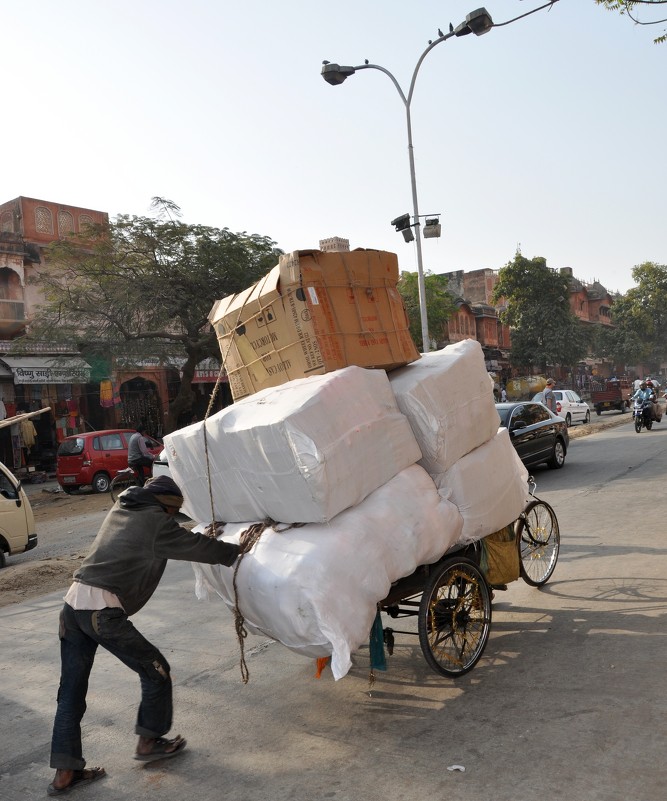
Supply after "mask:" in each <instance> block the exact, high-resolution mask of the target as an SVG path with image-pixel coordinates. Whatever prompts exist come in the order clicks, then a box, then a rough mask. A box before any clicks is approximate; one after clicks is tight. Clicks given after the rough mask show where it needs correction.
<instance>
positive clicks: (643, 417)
mask: <svg viewBox="0 0 667 801" xmlns="http://www.w3.org/2000/svg"><path fill="white" fill-rule="evenodd" d="M632 419H633V420H634V423H635V431H636V432H637V433H638V434H639V433H640V432H641V430H642V426H644V427H645V428H646V430H647V431H650V430H651V429H652V428H653V401H651V400H641V399H640V398H637V399H636V400H635V402H634V406H633V407H632Z"/></svg>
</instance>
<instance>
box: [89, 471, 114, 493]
mask: <svg viewBox="0 0 667 801" xmlns="http://www.w3.org/2000/svg"><path fill="white" fill-rule="evenodd" d="M110 486H111V479H110V478H109V476H108V475H107V474H106V473H95V477H94V478H93V492H109V487H110Z"/></svg>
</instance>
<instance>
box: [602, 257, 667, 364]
mask: <svg viewBox="0 0 667 801" xmlns="http://www.w3.org/2000/svg"><path fill="white" fill-rule="evenodd" d="M632 277H633V279H634V280H635V282H636V286H634V287H632V289H630V290H628V292H626V293H625V295H624V296H622V297H621V298H619V299H618V300H617V301H616V302H615V303H614V305H613V306H612V321H613V322H614V325H615V326H616V327H617V329H618V331H619V336H622V337H624V338H625V339H626V340H627V341H628V342H634V343H635V351H634V353H633V358H629V359H628V361H629V362H632V361H635V362H636V361H643V362H648V363H650V364H651V368H652V369H653V370H657V369H658V368H659V366H660V364H661V362H663V361H664V359H665V353H666V352H667V266H665V265H663V264H656V263H655V262H650V261H647V262H644V263H643V264H639V265H637V266H636V267H634V268H633V270H632Z"/></svg>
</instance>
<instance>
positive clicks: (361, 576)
mask: <svg viewBox="0 0 667 801" xmlns="http://www.w3.org/2000/svg"><path fill="white" fill-rule="evenodd" d="M462 525H463V521H462V519H461V515H460V514H459V513H458V511H457V509H456V507H455V506H454V505H453V504H451V503H450V502H449V501H447V500H445V499H443V498H442V497H441V495H440V494H439V493H438V491H437V489H436V487H435V485H434V483H433V481H432V479H431V478H430V477H429V475H428V474H427V473H426V472H425V471H424V470H423V469H422V468H421V467H419V466H418V465H413V466H412V467H409V468H407V469H406V470H403V471H401V472H400V473H399V474H398V475H397V476H395V477H394V478H392V479H391V480H390V481H388V482H387V483H386V484H384V485H383V486H381V487H380V488H379V489H377V490H375V492H373V493H372V494H371V495H369V496H368V497H367V498H366V499H365V500H364V501H363V502H362V503H360V504H359V505H358V506H356V507H354V508H352V509H348V510H346V511H344V512H342V513H341V514H339V515H337V516H336V517H335V518H334V519H333V520H332V521H331V522H330V523H328V524H311V525H306V526H302V527H298V528H290V529H287V530H285V531H280V528H281V526H279V525H277V526H276V528H277V529H278V531H276V530H275V529H271V528H269V529H266V530H265V531H264V532H263V533H262V535H261V537H260V540H259V542H258V543H257V544H256V545H255V546H254V548H253V549H252V550H251V551H249V552H248V553H247V554H246V555H245V556H244V557H243V559H242V562H241V565H240V567H239V571H238V574H237V577H236V580H237V588H238V598H239V606H240V609H241V612H242V614H243V617H244V618H245V624H246V628H247V629H248V631H251V632H253V633H255V634H264V635H266V636H268V637H272V638H273V639H275V640H278V641H279V642H281V643H283V645H286V646H287V647H288V648H289V649H291V650H292V651H294V652H296V653H299V654H302V655H304V656H309V657H324V656H331V657H332V659H331V670H332V673H333V676H334V678H335V679H340V678H342V677H343V676H344V675H345V674H346V673H347V672H348V670H349V669H350V667H351V664H352V662H351V659H350V655H351V653H352V652H353V651H355V650H356V649H357V648H359V646H361V645H362V644H364V643H367V642H368V637H369V632H370V630H371V626H372V624H373V619H374V618H375V614H376V605H377V603H378V602H379V601H382V600H383V599H384V598H386V597H387V595H388V593H389V590H390V587H391V583H392V582H393V581H396V580H397V579H399V578H402V577H404V576H407V575H410V574H411V573H413V572H414V570H415V569H416V568H417V566H419V565H422V564H430V563H432V562H435V561H437V560H438V559H439V558H440V557H441V556H442V555H443V554H444V553H445V552H446V551H447V550H448V549H449V548H450V547H451V546H452V545H453V544H454V543H455V542H456V541H457V540H458V539H459V537H460V534H461V528H462ZM246 527H247V526H245V525H241V524H238V523H237V524H227V525H226V526H225V529H224V534H223V535H222V536H223V538H224V539H225V541H232V542H238V541H239V536H240V534H241V533H242V532H243V531H244V530H245V529H246ZM193 568H194V570H195V574H196V576H197V595H198V597H200V598H201V597H204V596H205V595H206V590H207V589H212V590H214V591H215V592H216V593H218V594H219V595H220V596H221V597H222V599H223V600H224V602H225V603H226V604H227V606H229V607H230V609H233V608H234V590H233V584H232V582H233V575H234V568H233V567H231V568H230V567H225V566H223V565H204V564H193Z"/></svg>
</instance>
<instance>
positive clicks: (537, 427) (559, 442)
mask: <svg viewBox="0 0 667 801" xmlns="http://www.w3.org/2000/svg"><path fill="white" fill-rule="evenodd" d="M496 409H497V410H498V415H499V416H500V425H501V426H505V428H507V429H508V431H509V435H510V439H511V440H512V445H514V447H515V448H516V452H517V453H518V454H519V457H520V459H521V461H522V462H523V463H524V464H525V465H526V467H532V466H533V465H537V464H542V463H543V462H546V463H547V464H548V465H549V467H554V468H558V467H562V466H563V465H564V464H565V454H566V453H567V448H568V445H569V444H570V437H569V434H568V432H567V424H566V423H565V420H564V419H563V418H562V417H558V416H557V415H555V414H554V413H553V412H550V411H549V409H547V407H546V406H544V405H543V404H542V403H533V402H532V401H525V402H519V403H496Z"/></svg>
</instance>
